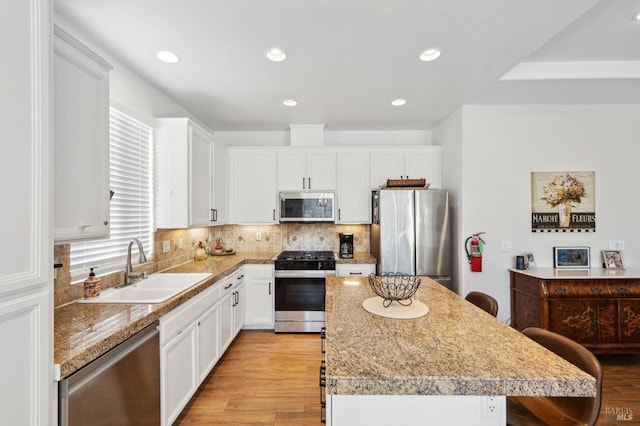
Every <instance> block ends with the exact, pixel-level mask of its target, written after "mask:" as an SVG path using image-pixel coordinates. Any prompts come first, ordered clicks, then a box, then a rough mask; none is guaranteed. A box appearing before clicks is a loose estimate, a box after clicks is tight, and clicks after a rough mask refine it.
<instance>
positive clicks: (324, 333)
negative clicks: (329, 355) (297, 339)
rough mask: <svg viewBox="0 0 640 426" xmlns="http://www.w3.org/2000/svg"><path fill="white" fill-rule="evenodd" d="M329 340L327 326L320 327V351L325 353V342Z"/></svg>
mask: <svg viewBox="0 0 640 426" xmlns="http://www.w3.org/2000/svg"><path fill="white" fill-rule="evenodd" d="M326 340H327V329H326V328H325V327H322V328H320V352H321V353H325V352H326V349H325V344H326Z"/></svg>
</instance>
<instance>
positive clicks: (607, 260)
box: [602, 250, 624, 269]
mask: <svg viewBox="0 0 640 426" xmlns="http://www.w3.org/2000/svg"><path fill="white" fill-rule="evenodd" d="M602 263H603V265H604V267H605V268H606V269H624V259H623V258H622V250H602Z"/></svg>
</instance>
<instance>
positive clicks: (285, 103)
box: [282, 99, 298, 107]
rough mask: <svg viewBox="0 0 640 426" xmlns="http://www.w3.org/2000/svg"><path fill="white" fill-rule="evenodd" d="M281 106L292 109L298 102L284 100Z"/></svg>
mask: <svg viewBox="0 0 640 426" xmlns="http://www.w3.org/2000/svg"><path fill="white" fill-rule="evenodd" d="M282 105H284V106H288V107H293V106H296V105H298V101H296V100H295V99H285V100H284V101H282Z"/></svg>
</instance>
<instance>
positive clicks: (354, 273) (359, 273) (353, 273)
mask: <svg viewBox="0 0 640 426" xmlns="http://www.w3.org/2000/svg"><path fill="white" fill-rule="evenodd" d="M349 275H362V272H349Z"/></svg>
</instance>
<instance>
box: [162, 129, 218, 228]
mask: <svg viewBox="0 0 640 426" xmlns="http://www.w3.org/2000/svg"><path fill="white" fill-rule="evenodd" d="M156 122H157V127H158V132H157V135H158V137H157V147H158V149H157V153H158V157H157V168H158V173H157V181H158V186H157V187H158V192H157V194H158V202H157V204H158V215H157V219H156V220H157V226H158V228H188V227H191V226H204V225H213V224H214V218H215V214H214V208H215V207H214V205H213V204H214V201H213V200H214V193H213V191H214V182H213V178H214V170H213V167H214V158H213V156H214V142H213V136H212V135H211V134H210V133H209V132H208V131H207V130H206V129H205V128H203V127H201V126H199V125H198V124H197V123H195V122H194V121H192V120H190V119H188V118H185V117H177V118H159V119H157V120H156Z"/></svg>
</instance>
